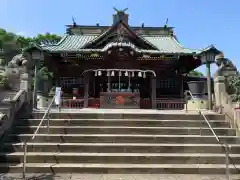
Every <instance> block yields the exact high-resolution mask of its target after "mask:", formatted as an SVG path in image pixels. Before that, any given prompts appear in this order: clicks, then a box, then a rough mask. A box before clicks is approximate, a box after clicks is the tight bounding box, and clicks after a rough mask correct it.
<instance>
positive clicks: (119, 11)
mask: <svg viewBox="0 0 240 180" xmlns="http://www.w3.org/2000/svg"><path fill="white" fill-rule="evenodd" d="M113 9H114V10H115V11H116V13H117V14H118V13H123V14H125V11H127V10H128V8H125V9H123V10H118V9H117V8H115V7H113Z"/></svg>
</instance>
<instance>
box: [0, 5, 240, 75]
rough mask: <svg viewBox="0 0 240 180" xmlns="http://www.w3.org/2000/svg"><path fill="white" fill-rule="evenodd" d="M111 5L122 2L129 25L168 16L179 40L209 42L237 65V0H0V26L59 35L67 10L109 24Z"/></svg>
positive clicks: (81, 19)
mask: <svg viewBox="0 0 240 180" xmlns="http://www.w3.org/2000/svg"><path fill="white" fill-rule="evenodd" d="M113 6H114V7H116V8H117V9H123V8H126V7H128V8H129V9H128V11H127V12H128V13H129V15H130V19H129V23H130V25H134V26H137V25H141V23H143V22H144V24H145V26H163V25H164V23H165V21H166V19H167V18H168V19H169V26H173V27H175V33H176V35H177V37H178V40H179V41H180V43H181V44H182V45H183V46H185V47H188V48H203V47H206V46H208V45H210V44H214V45H215V46H216V47H217V48H218V49H219V50H222V51H223V52H224V54H225V56H226V57H227V58H229V59H231V60H232V61H233V62H234V63H235V64H236V65H237V67H238V68H240V61H239V60H238V59H239V55H238V50H239V48H240V47H239V42H240V36H239V34H238V33H240V22H239V18H240V9H239V7H240V1H239V0H228V1H226V0H86V1H85V0H67V1H65V0H1V11H0V17H1V19H0V27H1V28H5V29H6V30H8V31H12V32H15V33H18V34H22V35H26V36H34V35H36V34H38V33H45V32H50V33H56V34H59V35H62V34H64V33H65V26H64V25H66V24H71V23H72V20H71V19H72V16H74V17H75V19H76V21H77V23H78V24H80V25H81V24H82V25H95V24H96V23H100V25H109V24H111V23H112V14H113V13H114V10H113ZM200 70H201V71H202V72H205V68H204V67H201V68H200ZM214 70H215V68H214V67H213V69H212V71H214Z"/></svg>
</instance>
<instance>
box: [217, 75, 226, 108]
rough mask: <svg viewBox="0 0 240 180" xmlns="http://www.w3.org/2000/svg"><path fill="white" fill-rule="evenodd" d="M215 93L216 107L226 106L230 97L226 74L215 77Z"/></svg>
mask: <svg viewBox="0 0 240 180" xmlns="http://www.w3.org/2000/svg"><path fill="white" fill-rule="evenodd" d="M214 95H215V105H216V107H220V108H221V107H224V106H225V104H226V103H227V97H228V94H227V91H226V84H225V77H224V76H215V77H214Z"/></svg>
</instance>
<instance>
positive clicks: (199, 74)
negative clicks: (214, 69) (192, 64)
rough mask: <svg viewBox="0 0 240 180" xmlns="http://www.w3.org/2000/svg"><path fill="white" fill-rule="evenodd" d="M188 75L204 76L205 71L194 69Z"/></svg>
mask: <svg viewBox="0 0 240 180" xmlns="http://www.w3.org/2000/svg"><path fill="white" fill-rule="evenodd" d="M188 76H195V77H203V76H204V75H203V73H201V72H199V71H197V70H192V71H190V72H189V73H188Z"/></svg>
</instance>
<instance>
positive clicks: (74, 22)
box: [72, 17, 77, 26]
mask: <svg viewBox="0 0 240 180" xmlns="http://www.w3.org/2000/svg"><path fill="white" fill-rule="evenodd" d="M72 22H73V26H77V23H76V21H75V18H74V17H72Z"/></svg>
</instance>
